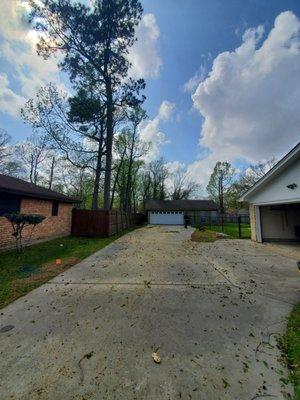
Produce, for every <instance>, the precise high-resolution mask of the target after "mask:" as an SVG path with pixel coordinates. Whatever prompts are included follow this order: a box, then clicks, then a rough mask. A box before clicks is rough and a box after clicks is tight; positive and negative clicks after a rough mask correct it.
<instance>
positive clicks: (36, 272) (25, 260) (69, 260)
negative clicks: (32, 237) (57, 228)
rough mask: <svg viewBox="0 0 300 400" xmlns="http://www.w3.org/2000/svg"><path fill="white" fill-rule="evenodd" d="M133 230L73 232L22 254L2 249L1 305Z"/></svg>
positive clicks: (0, 274)
mask: <svg viewBox="0 0 300 400" xmlns="http://www.w3.org/2000/svg"><path fill="white" fill-rule="evenodd" d="M131 230H133V229H130V230H127V231H124V232H123V233H121V234H118V235H113V236H110V237H108V238H83V237H71V236H69V237H65V238H61V239H54V240H50V241H47V242H44V243H39V244H35V245H32V246H30V247H27V248H25V250H24V252H23V253H21V254H17V253H16V252H15V251H9V252H5V253H1V254H0V308H1V307H4V306H5V305H7V304H9V303H10V302H12V301H13V300H15V299H17V298H18V297H20V296H23V295H25V294H26V293H28V292H29V291H30V290H32V289H34V288H36V287H38V286H40V285H42V284H43V283H45V282H47V281H48V280H49V279H51V278H53V277H54V276H56V275H58V274H60V273H61V272H63V271H64V270H66V269H67V268H69V267H71V266H72V265H74V264H76V263H77V262H79V261H80V260H82V259H84V258H86V257H87V256H89V255H90V254H92V253H94V252H96V251H97V250H100V249H102V248H103V247H105V246H107V245H108V244H109V243H111V242H113V241H114V240H116V239H117V238H119V237H120V236H122V235H123V234H125V233H127V232H129V231H131ZM56 259H61V261H62V262H61V265H56V263H55V260H56Z"/></svg>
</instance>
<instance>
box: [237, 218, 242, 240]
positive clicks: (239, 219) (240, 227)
mask: <svg viewBox="0 0 300 400" xmlns="http://www.w3.org/2000/svg"><path fill="white" fill-rule="evenodd" d="M241 221H242V217H241V216H240V215H239V216H238V226H239V239H241V238H242V226H241Z"/></svg>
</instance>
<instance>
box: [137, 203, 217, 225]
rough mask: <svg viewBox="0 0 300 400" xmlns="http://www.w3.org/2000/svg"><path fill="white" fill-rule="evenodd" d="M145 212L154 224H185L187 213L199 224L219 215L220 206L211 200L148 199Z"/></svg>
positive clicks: (192, 221)
mask: <svg viewBox="0 0 300 400" xmlns="http://www.w3.org/2000/svg"><path fill="white" fill-rule="evenodd" d="M145 212H146V213H147V217H148V222H149V223H150V224H154V225H183V224H184V216H185V215H187V216H189V217H190V222H191V223H192V224H199V223H201V222H205V221H206V220H207V219H208V218H214V217H217V215H218V206H217V205H216V204H215V203H214V202H213V201H211V200H146V201H145Z"/></svg>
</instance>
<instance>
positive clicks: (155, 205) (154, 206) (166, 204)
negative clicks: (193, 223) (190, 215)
mask: <svg viewBox="0 0 300 400" xmlns="http://www.w3.org/2000/svg"><path fill="white" fill-rule="evenodd" d="M145 210H146V211H216V210H218V206H217V205H216V204H215V203H214V202H213V201H212V200H146V201H145Z"/></svg>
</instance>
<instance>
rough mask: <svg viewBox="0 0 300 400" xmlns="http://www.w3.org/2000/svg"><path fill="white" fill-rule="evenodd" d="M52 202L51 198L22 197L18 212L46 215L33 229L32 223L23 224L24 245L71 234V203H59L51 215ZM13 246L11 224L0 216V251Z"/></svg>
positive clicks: (13, 239)
mask: <svg viewBox="0 0 300 400" xmlns="http://www.w3.org/2000/svg"><path fill="white" fill-rule="evenodd" d="M52 204H53V202H52V201H51V200H40V199H33V198H26V197H23V198H22V200H21V206H20V213H23V214H41V215H43V216H45V217H46V218H45V219H44V220H43V222H41V223H40V224H38V225H36V226H35V228H34V229H33V226H32V225H27V226H25V228H24V230H23V243H24V245H25V246H26V245H27V244H32V243H34V242H37V241H43V240H47V239H51V238H55V237H63V236H68V235H70V234H71V225H72V208H73V205H72V204H69V203H59V208H58V215H57V216H52ZM14 246H15V238H14V237H13V236H12V226H11V224H10V222H9V221H8V220H7V219H6V218H5V217H0V251H3V250H8V249H10V248H13V247H14Z"/></svg>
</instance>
